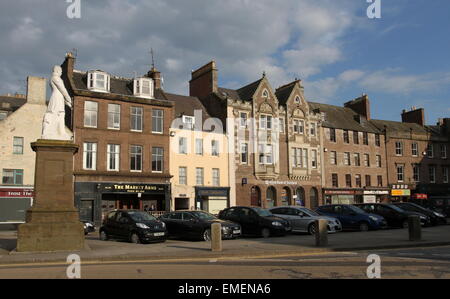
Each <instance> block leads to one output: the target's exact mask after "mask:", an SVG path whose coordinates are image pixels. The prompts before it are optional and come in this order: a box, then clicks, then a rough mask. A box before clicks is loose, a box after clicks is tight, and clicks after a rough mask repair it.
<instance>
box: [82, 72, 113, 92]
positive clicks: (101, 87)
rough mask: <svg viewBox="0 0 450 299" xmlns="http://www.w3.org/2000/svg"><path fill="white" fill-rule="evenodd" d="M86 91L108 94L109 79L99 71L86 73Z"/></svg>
mask: <svg viewBox="0 0 450 299" xmlns="http://www.w3.org/2000/svg"><path fill="white" fill-rule="evenodd" d="M87 85H88V89H89V90H92V91H97V92H109V87H110V77H109V75H108V74H107V73H104V72H101V71H91V72H88V80H87Z"/></svg>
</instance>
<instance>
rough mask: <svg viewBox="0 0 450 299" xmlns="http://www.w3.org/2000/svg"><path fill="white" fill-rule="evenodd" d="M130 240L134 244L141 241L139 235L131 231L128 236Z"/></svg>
mask: <svg viewBox="0 0 450 299" xmlns="http://www.w3.org/2000/svg"><path fill="white" fill-rule="evenodd" d="M130 242H131V243H134V244H139V243H141V240H140V239H139V236H138V234H137V233H132V234H131V236H130Z"/></svg>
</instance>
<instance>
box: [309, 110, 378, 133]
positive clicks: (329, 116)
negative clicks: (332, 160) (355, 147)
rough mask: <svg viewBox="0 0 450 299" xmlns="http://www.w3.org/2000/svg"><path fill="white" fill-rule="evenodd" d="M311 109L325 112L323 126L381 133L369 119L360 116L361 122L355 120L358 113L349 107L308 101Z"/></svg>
mask: <svg viewBox="0 0 450 299" xmlns="http://www.w3.org/2000/svg"><path fill="white" fill-rule="evenodd" d="M308 104H309V107H310V109H311V110H319V112H321V113H325V120H324V121H323V123H322V126H323V127H326V128H335V129H344V130H351V131H358V132H368V133H377V134H379V133H381V130H379V129H378V128H377V127H376V126H375V125H373V124H372V123H371V122H370V121H367V120H365V119H362V118H361V122H359V121H357V119H358V117H359V114H358V113H356V112H354V111H353V110H352V109H350V108H346V107H339V106H334V105H328V104H321V103H314V102H308Z"/></svg>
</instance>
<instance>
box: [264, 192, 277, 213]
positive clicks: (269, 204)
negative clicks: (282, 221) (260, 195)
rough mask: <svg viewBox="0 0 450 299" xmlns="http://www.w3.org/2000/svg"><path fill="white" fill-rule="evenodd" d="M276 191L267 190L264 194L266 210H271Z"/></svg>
mask: <svg viewBox="0 0 450 299" xmlns="http://www.w3.org/2000/svg"><path fill="white" fill-rule="evenodd" d="M276 196H277V191H276V189H275V188H274V187H269V188H267V192H266V209H270V208H273V207H274V206H275V202H276Z"/></svg>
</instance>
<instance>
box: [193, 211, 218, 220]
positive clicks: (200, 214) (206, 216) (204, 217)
mask: <svg viewBox="0 0 450 299" xmlns="http://www.w3.org/2000/svg"><path fill="white" fill-rule="evenodd" d="M191 213H192V214H193V215H195V216H197V217H198V218H199V219H201V220H216V219H217V217H216V216H214V215H213V214H210V213H206V212H191Z"/></svg>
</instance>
